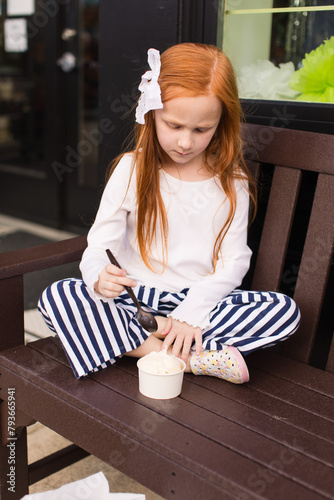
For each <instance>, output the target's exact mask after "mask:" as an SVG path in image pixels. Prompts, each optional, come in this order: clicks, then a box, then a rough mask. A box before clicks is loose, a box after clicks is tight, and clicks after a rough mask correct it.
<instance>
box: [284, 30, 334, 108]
mask: <svg viewBox="0 0 334 500" xmlns="http://www.w3.org/2000/svg"><path fill="white" fill-rule="evenodd" d="M289 85H290V87H291V88H292V89H293V90H296V91H297V92H300V95H299V96H298V97H297V100H299V101H316V102H334V36H332V37H331V38H330V39H329V40H325V41H324V42H323V43H322V44H321V45H319V47H317V48H316V49H315V50H312V52H310V53H309V54H305V58H304V59H303V66H302V68H300V69H298V70H297V71H295V72H294V73H293V74H292V76H291V78H290V82H289Z"/></svg>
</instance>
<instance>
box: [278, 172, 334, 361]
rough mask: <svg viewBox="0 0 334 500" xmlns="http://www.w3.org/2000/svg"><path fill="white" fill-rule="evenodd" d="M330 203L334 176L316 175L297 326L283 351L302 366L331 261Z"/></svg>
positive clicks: (333, 224) (333, 220)
mask: <svg viewBox="0 0 334 500" xmlns="http://www.w3.org/2000/svg"><path fill="white" fill-rule="evenodd" d="M333 200H334V176H332V175H325V174H319V176H318V182H317V187H316V191H315V196H314V201H313V207H312V213H311V217H310V222H309V227H308V231H307V235H306V241H305V245H304V250H303V256H302V260H301V264H300V269H299V273H298V279H297V283H296V289H295V293H294V299H295V300H296V302H297V304H298V305H299V307H300V308H301V310H302V318H301V325H300V327H299V329H298V330H297V332H296V333H295V334H294V335H293V336H292V337H291V339H289V340H288V341H287V342H285V343H284V348H283V353H284V354H285V355H287V356H289V357H292V358H293V359H295V360H297V361H301V362H302V363H308V362H309V360H310V357H311V353H312V347H313V344H314V339H315V335H316V331H317V326H318V322H319V317H320V312H321V306H322V303H323V297H324V294H325V290H326V284H327V280H328V275H329V270H330V265H331V262H332V258H333V248H334V203H333ZM315 242H316V245H315ZM301 339H302V341H301Z"/></svg>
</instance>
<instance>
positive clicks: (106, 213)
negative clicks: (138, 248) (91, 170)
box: [80, 154, 135, 299]
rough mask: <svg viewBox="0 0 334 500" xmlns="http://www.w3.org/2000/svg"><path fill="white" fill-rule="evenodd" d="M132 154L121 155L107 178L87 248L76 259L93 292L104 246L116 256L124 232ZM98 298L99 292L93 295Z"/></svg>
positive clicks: (131, 197) (130, 194)
mask: <svg viewBox="0 0 334 500" xmlns="http://www.w3.org/2000/svg"><path fill="white" fill-rule="evenodd" d="M132 170H133V156H132V155H130V154H128V155H125V156H123V158H122V159H121V160H120V162H119V163H118V165H117V166H116V168H115V170H114V172H113V174H112V176H111V177H110V179H109V181H108V183H107V185H106V187H105V189H104V192H103V195H102V198H101V202H100V206H99V209H98V212H97V215H96V219H95V222H94V224H93V225H92V227H91V229H90V231H89V233H88V237H87V242H88V245H87V248H86V250H85V251H84V253H83V256H82V259H81V262H80V271H81V274H82V278H83V280H84V282H85V284H86V285H87V287H88V288H89V289H90V290H91V291H92V292H94V293H95V294H96V292H95V290H94V285H95V283H96V281H97V280H98V277H99V276H100V274H101V272H102V270H103V269H104V268H105V266H106V265H107V264H109V260H108V257H107V254H106V249H107V248H109V249H110V250H111V251H112V252H113V253H115V254H116V255H117V254H118V252H119V248H120V246H121V244H122V241H123V239H124V235H125V232H126V220H127V216H128V213H129V212H130V211H131V210H132V209H133V204H134V197H135V194H134V187H133V186H134V183H135V181H134V175H132ZM97 295H98V297H99V298H100V299H103V297H102V295H100V294H97Z"/></svg>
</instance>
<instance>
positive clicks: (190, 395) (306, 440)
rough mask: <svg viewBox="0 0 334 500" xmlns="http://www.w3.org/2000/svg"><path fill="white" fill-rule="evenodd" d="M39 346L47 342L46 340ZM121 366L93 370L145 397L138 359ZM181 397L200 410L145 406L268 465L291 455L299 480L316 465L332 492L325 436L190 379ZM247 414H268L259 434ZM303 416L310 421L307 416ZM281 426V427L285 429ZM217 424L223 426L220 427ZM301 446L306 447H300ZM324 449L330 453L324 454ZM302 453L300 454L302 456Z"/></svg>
mask: <svg viewBox="0 0 334 500" xmlns="http://www.w3.org/2000/svg"><path fill="white" fill-rule="evenodd" d="M36 344H37V343H36ZM39 346H41V344H40V343H39ZM113 368H114V367H113ZM115 368H116V369H115V370H110V371H109V372H99V373H97V374H95V375H93V376H92V379H93V380H94V381H97V382H100V383H101V384H103V385H105V386H106V387H108V388H110V389H112V390H117V391H118V392H119V393H121V394H124V395H127V396H130V397H132V398H133V400H135V401H140V400H141V399H142V398H141V396H140V395H138V388H137V385H136V386H135V387H133V385H132V384H129V375H130V376H131V375H132V376H133V377H135V376H136V374H137V371H136V367H135V364H134V363H133V360H130V359H122V360H119V362H118V363H117V364H116V365H115ZM191 378H194V377H190V379H191ZM217 382H218V384H223V386H224V385H226V384H225V383H224V382H222V381H217ZM130 386H131V389H130ZM236 389H237V390H239V391H240V390H242V389H246V387H242V388H241V387H238V388H236ZM246 390H247V389H246ZM210 394H211V395H210ZM201 396H202V398H201ZM181 397H182V399H183V400H185V401H187V402H189V403H191V404H194V405H197V408H196V411H195V412H194V411H192V410H191V409H190V408H187V406H180V405H173V404H166V402H164V403H163V404H161V402H160V401H155V400H153V401H152V400H147V399H146V398H144V400H143V401H144V402H145V401H146V403H145V405H146V406H147V407H149V408H152V409H154V410H155V411H156V412H157V413H160V412H163V415H165V416H167V417H169V418H171V419H173V420H175V422H179V423H182V424H183V425H185V426H186V427H187V428H191V429H194V430H196V432H198V433H200V434H201V435H207V436H208V437H210V438H211V439H212V440H213V441H217V442H219V443H221V444H222V445H223V446H224V447H226V446H227V447H228V448H229V449H231V450H233V451H238V452H239V453H242V454H244V456H246V457H248V458H251V459H252V460H254V461H256V462H257V463H260V464H262V465H264V464H266V463H268V461H270V459H269V455H268V453H269V454H270V456H271V457H273V456H274V457H278V462H279V458H280V457H285V456H286V459H287V461H288V462H289V467H287V469H288V474H289V476H292V477H293V478H294V479H295V480H298V481H300V482H303V479H304V480H305V481H306V483H307V482H310V480H309V477H308V473H306V475H305V471H308V470H310V469H312V470H313V472H314V476H312V477H314V481H313V480H312V481H311V482H312V484H314V487H315V488H316V489H317V490H318V491H323V493H324V494H326V487H327V488H328V487H329V486H330V483H328V478H330V477H331V474H333V470H332V469H333V454H334V444H333V443H328V442H326V441H321V440H319V437H315V436H313V435H311V434H308V433H307V432H305V431H304V432H301V431H299V432H298V430H297V429H296V428H291V432H289V430H290V426H289V422H288V421H286V422H285V421H284V420H283V421H282V420H280V419H279V417H277V418H276V419H275V420H274V422H273V417H272V416H271V415H263V414H259V412H257V411H256V410H250V409H248V408H245V407H242V406H241V405H240V404H238V403H235V402H234V401H231V400H228V399H226V398H224V397H222V396H219V395H218V394H214V393H212V392H211V393H209V392H208V391H204V390H202V391H200V390H199V387H198V386H196V385H195V384H192V383H187V380H186V381H185V383H184V386H183V391H182V396H181ZM323 399H324V400H325V399H326V398H325V397H324V398H323ZM231 406H232V407H234V414H233V415H231V409H230V407H231ZM238 406H239V414H238V413H237V411H236V407H238ZM290 410H291V409H290ZM249 413H251V415H249ZM189 415H190V416H192V420H189V418H188V417H189ZM185 416H187V420H185ZM240 416H241V417H242V418H240ZM245 416H246V417H248V421H249V422H258V420H259V417H262V421H260V422H259V426H258V428H257V429H256V432H255V433H254V432H253V430H251V429H249V427H248V426H247V425H245V421H244V418H245ZM299 417H300V416H299ZM260 420H261V418H260ZM303 420H304V421H305V418H304V419H303ZM265 421H266V422H265ZM264 422H265V423H264ZM321 422H322V419H321V418H319V419H317V422H316V423H317V426H322V425H323V426H324V427H326V423H325V424H322V423H321ZM306 423H307V419H306ZM275 424H276V435H277V436H276V437H275V434H274V435H273V436H272V437H273V438H274V439H276V440H277V441H278V442H275V441H273V440H270V439H269V438H268V437H267V436H266V435H265V433H264V431H263V427H267V429H269V428H270V427H275ZM277 427H280V429H278V428H277ZM217 428H219V429H220V430H219V431H218V432H217ZM287 429H288V430H287ZM333 429H334V427H333ZM281 435H283V436H284V439H283V440H282V443H280V442H279V436H281ZM289 437H290V444H291V449H290V455H289V451H288V452H286V451H284V450H285V447H286V444H287V443H288V442H289ZM283 445H284V446H283ZM298 447H299V448H300V450H298ZM317 447H318V449H319V450H321V451H320V455H322V457H321V459H322V460H324V463H325V464H328V465H329V467H330V469H328V470H326V467H325V468H324V467H323V465H321V464H319V463H318V460H319V458H317V461H314V460H313V459H311V460H310V455H309V454H312V453H313V454H314V451H315V450H316V449H317ZM324 452H325V456H324V455H323V453H324ZM326 452H327V456H326ZM288 455H289V456H288ZM297 455H298V459H297V458H296V456H297ZM303 455H304V456H303ZM306 457H308V458H306ZM295 458H296V460H295ZM321 459H320V460H321ZM281 462H282V460H281ZM281 465H282V464H281ZM283 465H284V464H283ZM283 465H282V467H283ZM283 468H284V467H283ZM323 488H324V490H323Z"/></svg>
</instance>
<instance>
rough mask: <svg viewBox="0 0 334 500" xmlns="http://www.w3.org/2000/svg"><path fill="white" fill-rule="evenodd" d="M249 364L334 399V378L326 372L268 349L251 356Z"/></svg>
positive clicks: (248, 359)
mask: <svg viewBox="0 0 334 500" xmlns="http://www.w3.org/2000/svg"><path fill="white" fill-rule="evenodd" d="M247 364H248V365H249V366H250V367H253V366H256V367H257V368H259V369H261V370H262V371H264V372H266V373H269V374H271V375H275V376H276V377H279V378H281V379H284V380H288V381H289V382H293V383H294V384H296V385H300V386H302V387H305V388H306V389H310V390H312V391H314V392H316V393H319V394H323V395H324V396H328V397H329V398H333V399H334V384H333V377H332V376H331V374H330V373H327V372H326V371H324V370H320V369H319V368H315V367H313V366H309V365H305V364H304V363H300V362H299V361H295V360H293V359H291V358H286V357H285V356H279V355H278V354H274V353H272V352H268V350H266V349H264V350H260V351H256V352H254V353H252V354H250V355H249V356H248V357H247Z"/></svg>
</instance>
